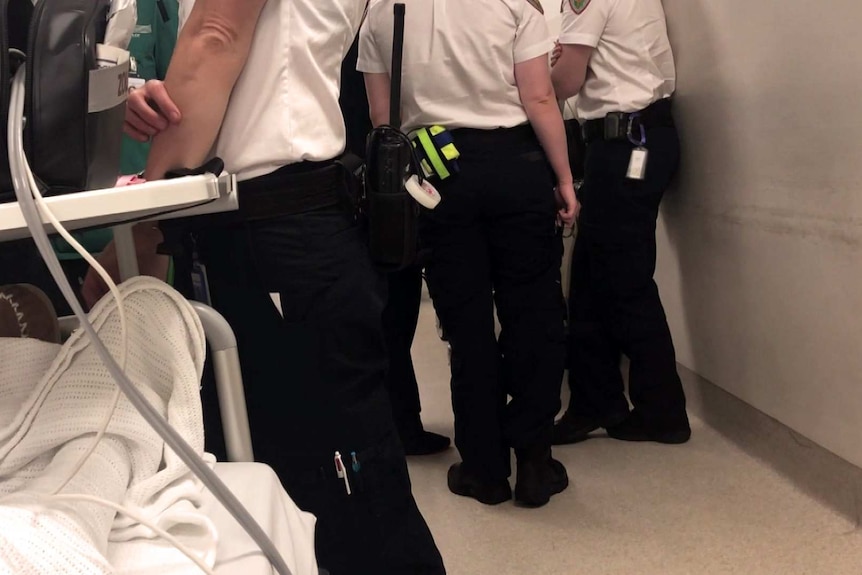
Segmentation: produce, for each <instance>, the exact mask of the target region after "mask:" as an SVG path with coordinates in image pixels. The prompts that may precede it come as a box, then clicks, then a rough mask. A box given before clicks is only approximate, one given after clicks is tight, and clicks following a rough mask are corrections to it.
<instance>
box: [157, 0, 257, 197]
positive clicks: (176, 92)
mask: <svg viewBox="0 0 862 575" xmlns="http://www.w3.org/2000/svg"><path fill="white" fill-rule="evenodd" d="M236 1H237V2H238V0H236ZM245 4H246V6H247V9H248V10H250V11H251V12H252V13H253V14H252V16H251V17H250V16H248V15H243V17H242V18H239V17H238V16H237V14H236V10H237V8H236V6H237V4H236V3H234V4H231V3H230V2H228V0H210V1H209V2H206V3H205V6H202V7H201V9H200V10H198V11H196V12H195V11H193V12H192V14H191V16H190V17H189V21H188V23H187V24H186V26H185V27H184V28H183V31H182V33H181V34H180V37H179V39H178V40H177V46H176V50H175V52H174V58H173V60H172V61H171V65H170V68H169V69H168V74H167V78H166V79H165V88H166V90H167V92H168V93H169V94H170V96H171V98H172V99H173V101H174V102H175V103H176V105H177V107H178V108H179V109H180V111H181V112H182V115H183V119H182V122H181V123H180V124H179V125H175V126H171V127H170V128H168V129H167V130H165V131H164V132H162V133H161V134H159V135H158V136H157V137H156V138H155V139H154V140H153V145H152V148H151V150H150V155H149V159H148V161H147V169H146V172H145V177H146V179H147V180H157V179H160V178H162V177H164V175H165V173H166V172H167V171H169V170H171V169H175V168H194V167H197V166H199V165H201V164H203V163H204V162H205V161H206V160H207V159H208V156H209V154H210V153H211V151H212V148H213V145H214V143H215V141H216V138H217V136H218V133H219V130H220V128H221V123H222V121H223V120H224V115H225V111H226V110H227V105H228V101H229V100H230V94H231V91H232V90H233V87H234V85H235V83H236V81H237V78H239V75H240V73H241V72H242V69H243V67H244V66H245V62H246V59H247V58H248V52H249V50H250V47H251V40H252V38H253V36H254V28H255V26H256V24H257V16H259V14H260V7H261V6H262V5H263V2H262V1H261V0H246V1H245ZM196 9H197V6H196Z"/></svg>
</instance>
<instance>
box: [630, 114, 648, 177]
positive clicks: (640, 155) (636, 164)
mask: <svg viewBox="0 0 862 575" xmlns="http://www.w3.org/2000/svg"><path fill="white" fill-rule="evenodd" d="M639 117H640V114H632V115H631V116H629V127H628V133H627V136H628V139H629V142H631V144H632V145H633V146H635V147H634V149H633V150H632V155H631V157H630V158H629V167H628V170H626V178H628V179H630V180H643V179H644V178H645V177H646V169H647V160H648V159H649V152H648V151H647V149H646V129H645V128H644V126H643V124H641V123H640V122H638V128H640V134H639V135H640V139H636V138H635V136H634V134H632V125H633V124H634V121H635V120H637V119H638V118H639Z"/></svg>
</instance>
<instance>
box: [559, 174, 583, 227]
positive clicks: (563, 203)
mask: <svg viewBox="0 0 862 575" xmlns="http://www.w3.org/2000/svg"><path fill="white" fill-rule="evenodd" d="M555 191H556V193H557V205H558V206H559V207H560V211H559V212H557V220H559V222H560V223H561V224H563V225H564V226H567V227H568V226H572V225H573V224H574V223H575V220H577V219H578V214H579V213H580V211H581V204H580V203H578V199H577V197H575V186H574V184H573V183H572V182H568V183H563V184H558V185H557V187H556V190H555Z"/></svg>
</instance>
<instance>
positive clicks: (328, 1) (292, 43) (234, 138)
mask: <svg viewBox="0 0 862 575" xmlns="http://www.w3.org/2000/svg"><path fill="white" fill-rule="evenodd" d="M193 4H194V0H180V24H181V25H182V24H183V23H184V22H185V21H186V19H187V18H188V15H189V14H190V13H191V8H192V5H193ZM365 4H366V2H365V0H269V1H268V2H267V3H266V5H265V6H264V8H263V12H262V13H261V15H260V20H259V21H258V24H257V29H256V30H255V35H254V40H253V42H252V46H251V53H250V54H249V58H248V62H247V63H246V66H245V68H244V70H243V72H242V74H241V75H240V78H239V81H238V82H237V84H236V86H235V88H234V90H233V93H232V94H231V98H230V104H229V105H228V109H227V114H226V115H225V119H224V122H223V124H222V128H221V133H220V134H219V137H218V141H217V143H216V149H215V151H214V153H215V154H216V155H217V156H218V157H220V158H222V159H223V160H224V162H225V169H226V170H227V171H228V172H230V173H233V174H237V176H238V178H239V179H240V180H247V179H251V178H255V177H258V176H262V175H265V174H268V173H270V172H273V171H275V170H277V169H278V168H281V167H282V166H285V165H288V164H294V163H297V162H301V161H305V160H308V161H324V160H329V159H332V158H334V157H336V156H338V155H339V154H341V153H342V152H343V151H344V146H345V138H346V132H345V128H344V120H343V118H342V115H341V108H340V107H339V105H338V94H339V90H340V82H341V63H342V61H343V60H344V56H345V55H346V54H347V51H348V49H349V48H350V45H351V44H352V42H353V38H354V37H355V36H356V32H357V30H358V29H359V25H360V24H361V22H362V15H363V13H364V11H365Z"/></svg>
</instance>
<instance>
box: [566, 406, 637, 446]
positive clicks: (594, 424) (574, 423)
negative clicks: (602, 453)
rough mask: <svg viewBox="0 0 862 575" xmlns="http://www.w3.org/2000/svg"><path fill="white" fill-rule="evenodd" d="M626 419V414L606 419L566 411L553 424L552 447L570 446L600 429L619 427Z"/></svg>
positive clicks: (584, 439)
mask: <svg viewBox="0 0 862 575" xmlns="http://www.w3.org/2000/svg"><path fill="white" fill-rule="evenodd" d="M626 417H628V413H621V414H618V415H613V416H608V417H594V416H590V415H573V414H572V412H571V411H566V413H564V414H563V417H561V418H560V420H559V421H557V422H556V423H555V424H554V445H570V444H572V443H579V442H581V441H586V440H587V439H589V438H590V433H592V432H593V431H595V430H597V429H599V428H600V427H604V428H611V427H614V426H615V425H619V424H620V423H621V422H622V421H623V420H625V419H626Z"/></svg>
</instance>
